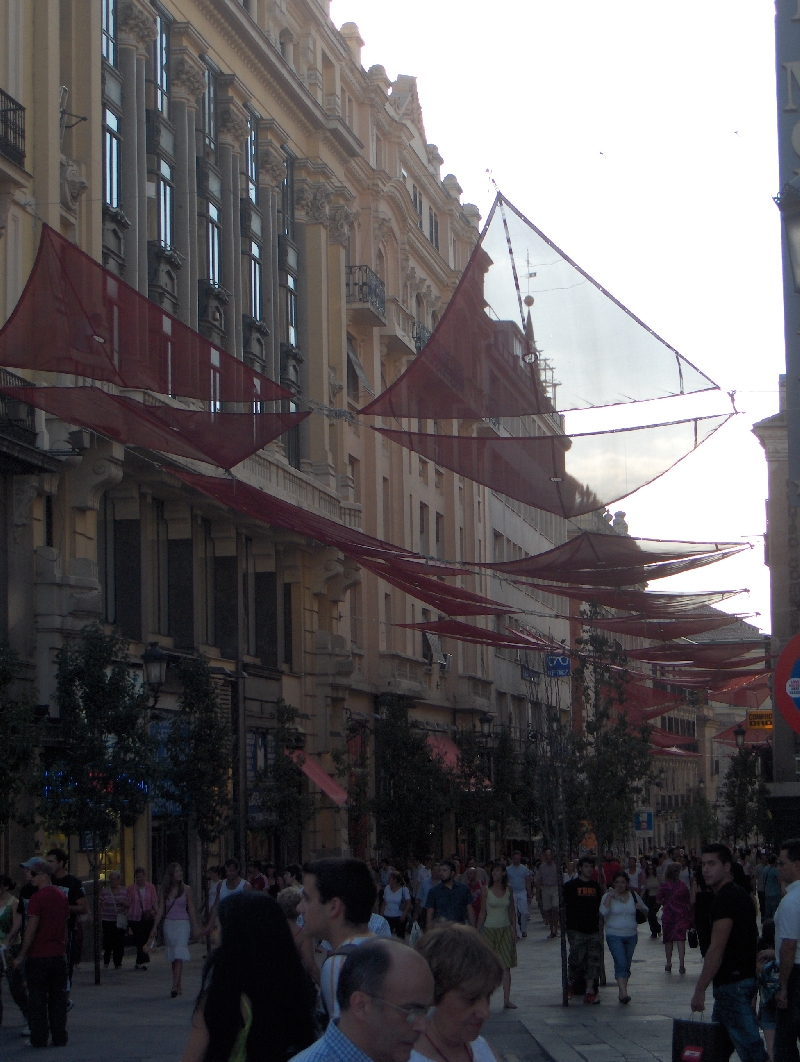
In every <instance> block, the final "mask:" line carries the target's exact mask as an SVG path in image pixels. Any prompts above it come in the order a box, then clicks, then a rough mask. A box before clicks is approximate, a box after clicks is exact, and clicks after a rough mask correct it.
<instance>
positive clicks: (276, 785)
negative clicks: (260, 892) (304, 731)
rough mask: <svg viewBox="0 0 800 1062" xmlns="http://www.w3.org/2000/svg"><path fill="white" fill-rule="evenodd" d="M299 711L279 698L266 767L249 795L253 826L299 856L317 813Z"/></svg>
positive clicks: (296, 856)
mask: <svg viewBox="0 0 800 1062" xmlns="http://www.w3.org/2000/svg"><path fill="white" fill-rule="evenodd" d="M298 715H299V712H298V710H297V708H294V707H293V706H292V705H291V704H287V703H286V702H285V701H284V700H283V698H279V699H278V701H277V702H276V704H275V711H274V712H273V713H272V722H274V726H273V727H272V728H271V729H270V731H269V734H268V739H267V740H268V745H267V749H266V754H265V763H264V766H263V768H261V769H259V770H257V771H256V772H255V774H254V777H253V781H252V784H251V786H250V793H249V799H250V804H251V806H252V808H253V811H254V814H253V815H251V818H250V827H251V829H252V830H253V831H254V832H257V833H261V834H262V835H263V836H265V837H269V836H271V837H272V838H273V840H274V842H275V844H276V845H278V844H280V845H282V846H283V850H284V852H285V853H286V854H287V855H288V856H289V857H290V858H298V857H299V849H300V838H301V836H302V833H303V827H304V826H305V824H306V823H307V822H308V821H309V820H310V819H312V818H313V817H314V814H315V813H316V810H317V799H316V797H314V796H313V795H312V794H311V793H309V792H308V788H307V786H306V777H305V775H304V774H303V771H302V768H301V764H302V763H303V759H304V755H303V752H302V744H301V735H300V732H299V730H298V728H297V726H296V722H297V717H298Z"/></svg>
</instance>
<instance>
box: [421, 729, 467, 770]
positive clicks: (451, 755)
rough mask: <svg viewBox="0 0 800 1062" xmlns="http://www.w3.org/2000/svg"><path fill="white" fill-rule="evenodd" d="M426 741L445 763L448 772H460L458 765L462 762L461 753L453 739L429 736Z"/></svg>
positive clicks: (437, 735)
mask: <svg viewBox="0 0 800 1062" xmlns="http://www.w3.org/2000/svg"><path fill="white" fill-rule="evenodd" d="M426 740H427V742H428V747H429V748H430V749H431V750H432V752H434V753H435V755H436V756H437V757H438V758H439V759H440V760H441V761H442V762H443V763H444V765H445V767H447V768H448V770H451V771H457V770H458V765H459V763H460V762H461V753H460V752H459V751H458V745H456V743H455V741H453V739H452V738H449V737H445V736H444V734H428V735H427V737H426Z"/></svg>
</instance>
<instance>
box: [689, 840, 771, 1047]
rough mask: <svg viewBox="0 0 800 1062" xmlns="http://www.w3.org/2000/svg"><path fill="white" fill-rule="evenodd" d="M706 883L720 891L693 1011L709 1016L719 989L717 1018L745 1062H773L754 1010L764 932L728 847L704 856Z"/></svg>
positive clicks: (707, 851) (707, 849) (709, 848)
mask: <svg viewBox="0 0 800 1062" xmlns="http://www.w3.org/2000/svg"><path fill="white" fill-rule="evenodd" d="M702 862H703V878H704V880H705V883H706V884H707V885H708V886H709V887H710V888H711V889H713V890H714V902H713V904H712V906H711V943H710V944H709V947H708V951H707V952H706V957H705V962H704V963H703V969H702V971H701V973H700V977H699V978H698V980H697V987H696V988H695V992H694V995H693V996H692V1010H693V1011H695V1010H699V1011H702V1010H705V998H706V989H707V988H708V986H709V984H710V983H711V982H712V981H713V983H714V1012H713V1014H712V1016H711V1020H712V1021H715V1022H718V1023H719V1024H720V1025H721V1026H722V1027H723V1028H724V1029H725V1031H726V1032H727V1034H728V1036H729V1037H730V1040H731V1041H732V1043H731V1044H730V1045H729V1046H730V1050H729V1051H728V1055H730V1052H731V1051H732V1050H733V1048H734V1047H735V1048H736V1052H737V1054H738V1055H739V1058H740V1059H741V1060H742V1062H767V1051H766V1048H765V1047H764V1044H763V1042H762V1040H761V1035H760V1033H759V1029H758V1021H757V1019H756V1014H755V1011H754V1010H753V1007H752V999H753V996H754V995H755V994H756V954H757V951H758V927H757V925H756V909H755V906H754V904H753V900H752V898H751V897H750V896H749V895H748V893H746V892H745V890H744V889H742V888H740V887H739V886H738V885H736V884H735V883H734V881H733V874H732V867H733V856H732V855H731V851H730V849H729V848H727V847H726V846H725V845H724V844H707V845H706V846H705V847H704V848H703V852H702Z"/></svg>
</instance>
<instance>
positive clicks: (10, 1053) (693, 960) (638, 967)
mask: <svg viewBox="0 0 800 1062" xmlns="http://www.w3.org/2000/svg"><path fill="white" fill-rule="evenodd" d="M559 946H560V945H559V941H557V940H548V939H547V935H546V931H545V929H544V926H543V925H542V923H541V920H540V919H539V916H538V913H537V914H536V915H535V917H534V919H533V920H532V923H531V932H530V935H529V937H528V939H527V940H526V941H523V942H522V943H521V946H520V948H519V959H520V965H519V967H518V968H517V969H516V970H515V971H514V975H513V982H512V999H513V1000H514V1001H515V1002H516V1003H517V1005H518V1007H519V1009H518V1010H510V1011H504V1010H503V1009H502V997H501V996H500V994H499V993H498V995H497V996H496V997H495V999H494V1000H493V1005H492V1017H491V1019H490V1022H489V1025H488V1027H487V1035H488V1037H489V1039H490V1040H491V1041H492V1042H493V1044H494V1045H495V1047H496V1048H497V1049H498V1051H499V1053H500V1054H501V1055H502V1056H503V1057H504V1058H505V1059H506V1062H652V1060H654V1059H658V1060H659V1062H670V1059H671V1047H670V1045H671V1035H672V1022H671V1019H672V1018H673V1017H684V1016H688V1013H689V999H690V998H691V994H692V991H693V987H694V982H695V980H696V978H697V974H698V972H699V970H700V965H701V963H700V953H699V951H690V950H688V949H687V967H688V973H687V975H686V976H685V977H679V976H678V974H677V973H673V974H671V975H670V974H666V973H665V972H664V949H663V947H662V945H661V944H660V942H658V943H657V942H655V941H651V940H650V934H649V931H648V929H647V926H642V927H640V934H639V945H638V948H637V951H636V955H635V956H634V966H633V976H632V977H631V981H630V987H629V991H630V994H631V996H632V999H633V1002H632V1003H630V1005H629V1006H627V1007H623V1006H620V1005H619V1004H618V1003H617V1002H616V999H617V990H616V984H614V985H613V986H612V985H609V987H607V988H604V989H602V990H601V996H602V1000H603V1002H602V1004H601V1005H600V1006H598V1007H586V1006H584V1005H583V1002H582V1000H576V1001H574V1002H573V1003H572V1004H571V1005H570V1007H569V1009H568V1010H565V1009H564V1008H563V1007H562V1006H561V1005H560V999H561V989H560V967H559ZM192 956H193V961H192V962H191V963H190V964H189V965H188V966H187V967H186V976H185V980H184V994H183V996H180V997H179V998H178V999H174V1000H173V999H170V997H169V987H170V974H169V970H168V968H167V965H166V963H165V961H164V957H163V951H161V952H157V953H156V955H155V957H154V959H153V961H152V963H151V964H150V965H151V969H150V970H149V971H148V972H147V973H136V972H135V971H134V970H133V956H132V954H131V953H129V954H127V955H126V957H125V966H124V967H123V969H122V970H121V971H120V972H119V973H114V972H113V971H111V972H110V973H108V972H105V971H104V973H103V984H102V986H101V987H100V988H95V987H94V985H93V984H92V979H93V978H92V971H91V968H90V966H89V964H87V963H84V965H83V967H82V968H81V969H80V971H79V972H78V973H77V975H76V978H75V988H74V992H73V998H74V1000H75V1007H74V1009H73V1010H72V1011H71V1012H70V1015H69V1037H70V1043H69V1046H68V1047H67V1048H65V1049H63V1050H59V1051H58V1055H57V1057H58V1058H59V1059H60V1060H61V1062H90V1060H91V1062H94V1060H95V1059H96V1060H100V1059H102V1060H103V1062H176V1060H177V1059H179V1058H180V1055H181V1052H182V1050H183V1045H184V1043H185V1040H186V1035H187V1031H188V1028H189V1022H190V1019H191V1011H192V1005H193V1001H194V997H195V995H196V993H197V989H198V984H199V979H200V970H201V967H202V957H203V951H202V948H201V947H200V946H198V945H193V946H192ZM675 958H676V961H675V963H674V969H675V970H677V966H678V964H677V956H676V957H675ZM606 963H607V970H608V974H609V977H610V976H611V972H612V970H611V962H610V956H609V955H608V952H606ZM707 999H708V1003H709V1005H710V1001H711V993H710V992H709V994H708V997H707ZM3 1003H4V1009H5V1014H4V1021H3V1027H2V1028H0V1057H2V1059H3V1062H6V1060H12V1059H13V1060H16V1059H19V1058H23V1057H26V1056H27V1057H30V1054H31V1048H29V1047H26V1046H25V1045H24V1042H23V1041H22V1040H21V1038H20V1036H19V1030H20V1028H21V1026H22V1020H21V1017H20V1014H19V1011H18V1010H17V1009H16V1007H15V1006H14V1004H13V1002H12V1001H11V999H10V996H9V992H8V986H7V985H4V987H3Z"/></svg>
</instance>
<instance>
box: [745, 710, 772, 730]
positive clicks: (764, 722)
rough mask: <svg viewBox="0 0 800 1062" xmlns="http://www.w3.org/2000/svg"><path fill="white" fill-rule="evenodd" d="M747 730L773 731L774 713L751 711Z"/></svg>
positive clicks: (748, 715) (748, 714) (748, 716)
mask: <svg viewBox="0 0 800 1062" xmlns="http://www.w3.org/2000/svg"><path fill="white" fill-rule="evenodd" d="M747 729H748V730H772V712H755V711H749V712H748V713H747Z"/></svg>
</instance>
